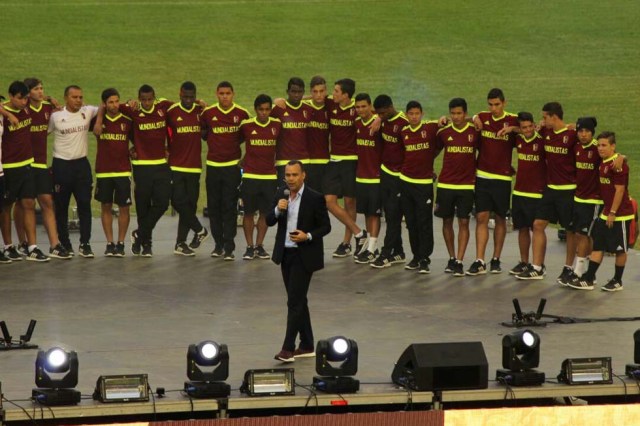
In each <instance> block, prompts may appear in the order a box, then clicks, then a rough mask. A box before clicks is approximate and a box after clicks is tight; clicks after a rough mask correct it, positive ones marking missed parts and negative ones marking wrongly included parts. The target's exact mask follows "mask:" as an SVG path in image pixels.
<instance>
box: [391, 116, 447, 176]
mask: <svg viewBox="0 0 640 426" xmlns="http://www.w3.org/2000/svg"><path fill="white" fill-rule="evenodd" d="M437 133H438V122H437V121H423V122H422V123H420V125H418V126H416V127H411V126H410V125H407V126H405V127H403V128H402V130H401V131H400V138H401V140H402V143H403V146H404V158H403V161H402V167H401V169H400V179H402V180H404V181H407V182H411V183H422V184H432V183H433V160H434V159H435V158H436V155H438V152H439V150H438V143H437Z"/></svg>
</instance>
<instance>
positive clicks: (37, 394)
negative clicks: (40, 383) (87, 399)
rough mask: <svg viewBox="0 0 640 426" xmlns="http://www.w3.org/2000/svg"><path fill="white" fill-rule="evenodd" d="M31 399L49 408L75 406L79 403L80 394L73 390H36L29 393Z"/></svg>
mask: <svg viewBox="0 0 640 426" xmlns="http://www.w3.org/2000/svg"><path fill="white" fill-rule="evenodd" d="M31 399H33V400H34V401H35V402H37V403H38V404H42V405H49V406H57V405H76V404H78V403H79V402H80V392H79V391H77V390H75V389H43V388H36V389H33V390H32V391H31Z"/></svg>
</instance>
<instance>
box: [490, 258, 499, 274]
mask: <svg viewBox="0 0 640 426" xmlns="http://www.w3.org/2000/svg"><path fill="white" fill-rule="evenodd" d="M489 272H491V273H492V274H499V273H501V272H502V268H501V267H500V259H497V258H495V257H494V258H493V259H491V262H490V263H489Z"/></svg>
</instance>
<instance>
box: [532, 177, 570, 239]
mask: <svg viewBox="0 0 640 426" xmlns="http://www.w3.org/2000/svg"><path fill="white" fill-rule="evenodd" d="M574 192H575V191H574V190H573V189H551V188H549V187H547V188H545V189H544V192H543V194H542V199H541V200H540V205H539V206H538V211H537V212H536V219H541V220H546V221H548V222H550V223H559V224H560V226H562V227H563V228H564V229H566V230H567V231H573V204H574V202H573V194H574Z"/></svg>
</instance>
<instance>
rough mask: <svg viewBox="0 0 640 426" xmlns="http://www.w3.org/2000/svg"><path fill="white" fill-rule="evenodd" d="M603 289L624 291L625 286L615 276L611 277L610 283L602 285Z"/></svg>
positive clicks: (601, 288)
mask: <svg viewBox="0 0 640 426" xmlns="http://www.w3.org/2000/svg"><path fill="white" fill-rule="evenodd" d="M600 290H602V291H622V290H624V287H622V282H621V281H618V280H617V279H615V278H611V279H610V280H609V282H608V283H606V284H605V285H603V286H602V287H600Z"/></svg>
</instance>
